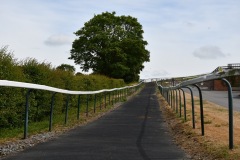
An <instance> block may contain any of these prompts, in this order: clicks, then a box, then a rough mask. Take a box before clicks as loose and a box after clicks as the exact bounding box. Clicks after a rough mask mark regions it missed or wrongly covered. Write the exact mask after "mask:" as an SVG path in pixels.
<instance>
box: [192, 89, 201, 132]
mask: <svg viewBox="0 0 240 160" xmlns="http://www.w3.org/2000/svg"><path fill="white" fill-rule="evenodd" d="M193 86H195V87H196V88H197V89H198V92H199V101H200V117H201V129H202V136H204V116H203V99H202V91H201V89H200V87H199V86H198V85H196V84H193Z"/></svg>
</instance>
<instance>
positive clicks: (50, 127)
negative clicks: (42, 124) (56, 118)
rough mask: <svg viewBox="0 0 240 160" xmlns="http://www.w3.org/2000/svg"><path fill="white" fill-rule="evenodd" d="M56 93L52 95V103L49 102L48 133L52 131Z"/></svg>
mask: <svg viewBox="0 0 240 160" xmlns="http://www.w3.org/2000/svg"><path fill="white" fill-rule="evenodd" d="M55 95H56V92H54V93H52V101H51V110H50V120H49V129H48V130H49V132H51V131H52V122H53V107H54V98H55Z"/></svg>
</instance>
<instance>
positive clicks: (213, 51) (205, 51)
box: [193, 45, 228, 59]
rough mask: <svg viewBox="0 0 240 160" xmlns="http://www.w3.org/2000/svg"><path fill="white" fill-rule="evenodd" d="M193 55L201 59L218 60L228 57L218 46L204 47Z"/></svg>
mask: <svg viewBox="0 0 240 160" xmlns="http://www.w3.org/2000/svg"><path fill="white" fill-rule="evenodd" d="M193 55H194V56H195V57H197V58H200V59H218V58H224V57H226V56H228V54H225V53H223V51H221V49H220V48H219V47H217V46H210V45H209V46H203V47H200V48H198V49H197V50H195V51H194V52H193Z"/></svg>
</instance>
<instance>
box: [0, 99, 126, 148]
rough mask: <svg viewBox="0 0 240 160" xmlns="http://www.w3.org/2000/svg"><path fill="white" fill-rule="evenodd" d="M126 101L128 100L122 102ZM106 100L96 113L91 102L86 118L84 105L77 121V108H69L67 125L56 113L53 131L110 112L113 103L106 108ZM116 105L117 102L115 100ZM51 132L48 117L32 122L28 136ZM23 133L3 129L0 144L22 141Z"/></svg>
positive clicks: (103, 100)
mask: <svg viewBox="0 0 240 160" xmlns="http://www.w3.org/2000/svg"><path fill="white" fill-rule="evenodd" d="M120 101H121V102H122V101H126V98H124V99H122V100H120ZM104 102H105V99H104V98H103V99H102V102H101V107H100V101H98V102H97V105H96V113H94V112H93V111H94V103H93V102H90V103H89V108H88V109H89V112H88V116H86V104H82V108H81V110H80V119H79V120H78V119H77V108H76V107H69V110H68V119H67V123H66V124H65V113H61V114H56V113H54V115H53V126H52V130H53V131H59V130H64V129H66V128H72V127H73V126H76V125H79V124H83V123H85V122H86V121H88V120H89V119H92V118H94V117H97V116H99V115H100V114H103V113H105V112H107V111H108V110H110V109H111V108H112V107H113V105H112V101H111V103H110V105H107V106H106V107H105V105H104ZM106 102H107V104H108V102H109V101H108V98H107V101H106ZM114 103H115V100H114ZM48 131H49V117H46V118H45V119H44V120H42V121H40V122H30V123H29V126H28V136H31V135H34V134H38V133H43V132H48ZM23 132H24V128H23V127H19V128H5V129H4V128H1V129H0V143H4V142H6V141H11V140H16V139H22V138H23Z"/></svg>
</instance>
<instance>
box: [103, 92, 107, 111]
mask: <svg viewBox="0 0 240 160" xmlns="http://www.w3.org/2000/svg"><path fill="white" fill-rule="evenodd" d="M104 103H105V104H104V108H107V95H106V92H104Z"/></svg>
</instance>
